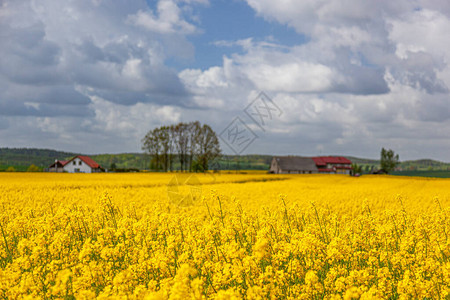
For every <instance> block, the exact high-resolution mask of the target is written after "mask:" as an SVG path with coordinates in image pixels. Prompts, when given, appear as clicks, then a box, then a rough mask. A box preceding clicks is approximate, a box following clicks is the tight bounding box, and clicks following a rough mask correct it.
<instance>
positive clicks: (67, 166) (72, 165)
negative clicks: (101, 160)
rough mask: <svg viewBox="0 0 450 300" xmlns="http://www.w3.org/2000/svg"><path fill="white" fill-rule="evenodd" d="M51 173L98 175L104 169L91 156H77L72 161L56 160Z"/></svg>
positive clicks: (50, 169)
mask: <svg viewBox="0 0 450 300" xmlns="http://www.w3.org/2000/svg"><path fill="white" fill-rule="evenodd" d="M48 171H49V172H67V173H98V172H102V171H103V169H102V167H101V166H100V165H99V164H98V163H96V162H95V161H94V160H93V159H92V158H90V157H89V156H84V155H77V156H75V157H73V158H72V159H70V160H56V161H55V162H54V163H53V164H52V165H51V166H50V167H48Z"/></svg>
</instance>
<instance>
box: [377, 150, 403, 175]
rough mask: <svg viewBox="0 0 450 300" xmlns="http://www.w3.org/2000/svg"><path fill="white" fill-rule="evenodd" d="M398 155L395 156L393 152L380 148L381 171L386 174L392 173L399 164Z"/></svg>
mask: <svg viewBox="0 0 450 300" xmlns="http://www.w3.org/2000/svg"><path fill="white" fill-rule="evenodd" d="M399 163H400V162H399V157H398V154H395V153H394V151H393V150H391V149H389V150H386V149H384V148H381V159H380V165H381V169H382V170H383V171H385V172H386V173H390V172H392V171H393V170H394V169H395V167H396V166H398V164H399Z"/></svg>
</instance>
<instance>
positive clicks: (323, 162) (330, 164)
mask: <svg viewBox="0 0 450 300" xmlns="http://www.w3.org/2000/svg"><path fill="white" fill-rule="evenodd" d="M312 159H313V160H314V162H315V164H316V166H317V169H318V170H319V173H329V174H347V175H349V174H350V171H351V170H352V162H351V161H350V160H348V159H347V158H345V157H342V156H318V157H312Z"/></svg>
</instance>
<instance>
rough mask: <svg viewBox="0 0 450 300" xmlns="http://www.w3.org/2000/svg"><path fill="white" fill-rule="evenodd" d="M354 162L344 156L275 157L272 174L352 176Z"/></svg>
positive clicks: (271, 169)
mask: <svg viewBox="0 0 450 300" xmlns="http://www.w3.org/2000/svg"><path fill="white" fill-rule="evenodd" d="M351 165H352V162H351V161H350V160H348V159H347V158H345V157H342V156H317V157H300V156H275V157H273V158H272V162H271V164H270V170H269V172H270V173H275V174H313V173H322V174H350V171H351V169H352V167H351Z"/></svg>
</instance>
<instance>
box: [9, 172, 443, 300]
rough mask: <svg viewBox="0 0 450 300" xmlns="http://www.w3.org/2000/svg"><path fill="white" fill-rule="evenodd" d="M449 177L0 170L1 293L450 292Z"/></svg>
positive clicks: (260, 295) (270, 295) (374, 295)
mask: <svg viewBox="0 0 450 300" xmlns="http://www.w3.org/2000/svg"><path fill="white" fill-rule="evenodd" d="M449 204H450V180H448V179H425V178H407V177H393V176H362V177H359V178H354V177H350V176H343V175H342V176H341V175H269V174H265V173H262V172H259V173H258V172H253V173H250V172H249V173H248V174H232V173H231V174H224V173H222V174H195V175H192V174H173V173H172V174H155V173H144V174H142V173H136V174H47V173H41V174H35V173H28V174H27V173H21V174H19V173H9V174H6V173H3V174H2V173H0V298H2V299H17V298H19V299H20V298H32V299H34V298H41V299H60V298H65V299H74V298H76V299H92V298H95V297H97V298H100V299H101V298H120V299H189V298H192V299H206V298H214V299H358V298H359V299H425V298H427V299H449V298H450V290H449V286H450V239H449V237H448V235H449V234H450V220H449V212H450V205H449Z"/></svg>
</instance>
